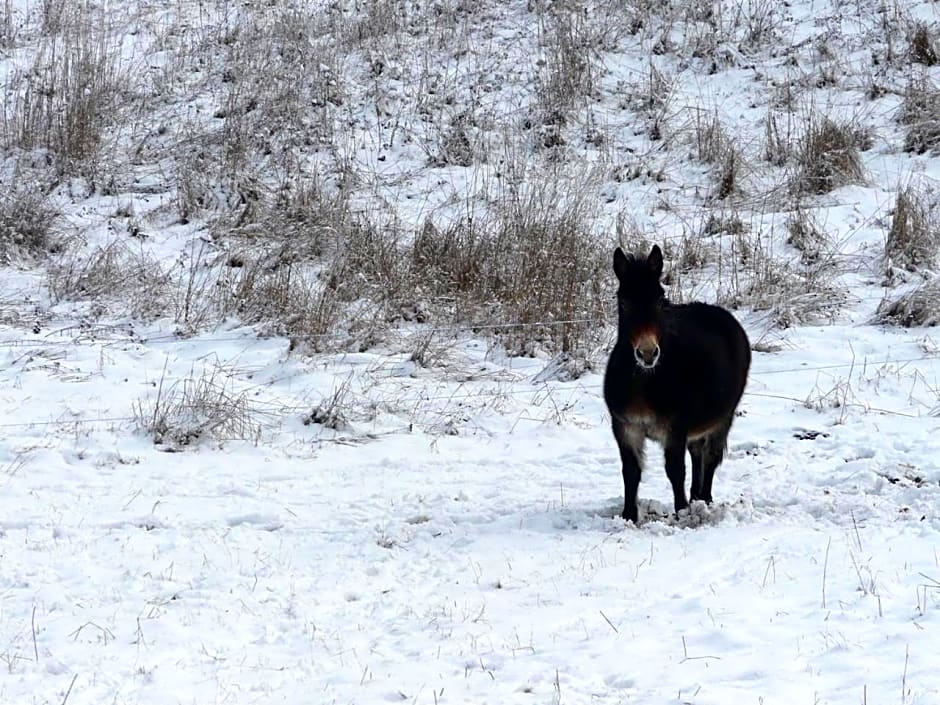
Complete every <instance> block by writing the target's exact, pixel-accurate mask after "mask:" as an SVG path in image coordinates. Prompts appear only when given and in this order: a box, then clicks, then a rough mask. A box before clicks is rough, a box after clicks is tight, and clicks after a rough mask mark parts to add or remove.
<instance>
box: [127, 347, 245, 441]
mask: <svg viewBox="0 0 940 705" xmlns="http://www.w3.org/2000/svg"><path fill="white" fill-rule="evenodd" d="M134 416H135V418H136V421H137V426H138V428H139V429H140V430H141V431H143V432H144V433H146V434H147V435H148V436H150V437H151V438H152V439H153V442H154V444H156V445H160V446H164V447H165V448H166V449H167V450H180V449H182V448H184V447H186V446H191V445H194V444H196V443H198V442H199V441H200V440H205V439H212V440H216V441H225V440H256V439H257V437H258V434H259V433H260V424H259V423H258V422H257V420H256V418H255V414H254V413H253V410H252V407H251V405H250V403H249V400H248V397H247V395H246V394H245V393H244V392H238V391H236V390H235V389H234V387H233V384H232V376H231V375H230V374H229V373H227V372H226V370H225V369H223V368H222V367H220V366H218V365H207V366H205V367H204V368H203V369H202V370H200V371H199V372H198V373H196V371H195V370H194V371H192V372H191V374H190V375H189V376H187V377H186V378H184V379H182V380H179V381H177V382H172V383H170V382H168V381H167V380H166V379H165V378H161V380H160V382H159V384H158V386H157V389H156V392H155V394H154V395H153V396H149V397H146V398H143V399H139V400H137V402H136V403H135V404H134Z"/></svg>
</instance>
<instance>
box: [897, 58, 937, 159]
mask: <svg viewBox="0 0 940 705" xmlns="http://www.w3.org/2000/svg"><path fill="white" fill-rule="evenodd" d="M898 121H899V122H900V123H901V124H902V125H903V126H904V128H905V131H904V151H906V152H913V153H915V154H924V153H925V152H930V153H935V152H936V151H937V148H938V146H940V89H938V88H937V86H936V85H935V84H934V83H933V82H932V81H931V80H930V79H929V78H927V77H926V76H922V77H919V78H914V79H912V80H911V81H910V83H909V84H908V86H907V89H906V91H905V93H904V100H903V101H902V103H901V108H900V111H899V113H898Z"/></svg>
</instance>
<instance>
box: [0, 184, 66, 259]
mask: <svg viewBox="0 0 940 705" xmlns="http://www.w3.org/2000/svg"><path fill="white" fill-rule="evenodd" d="M27 183H28V182H27ZM0 188H2V189H3V190H2V191H0V262H4V263H7V262H10V261H12V260H15V259H17V258H19V257H23V256H27V257H34V256H36V255H41V254H43V253H48V252H50V251H51V250H53V249H55V248H56V247H57V244H56V242H55V240H56V227H57V223H58V220H59V218H60V213H59V210H58V208H56V207H55V206H54V205H53V203H52V201H51V200H50V198H49V197H48V196H47V195H46V194H44V193H43V192H42V191H41V190H40V189H39V188H36V187H32V186H29V185H26V184H25V183H23V182H20V181H19V180H17V182H16V184H15V185H13V186H12V187H11V188H7V187H6V186H5V185H2V184H0Z"/></svg>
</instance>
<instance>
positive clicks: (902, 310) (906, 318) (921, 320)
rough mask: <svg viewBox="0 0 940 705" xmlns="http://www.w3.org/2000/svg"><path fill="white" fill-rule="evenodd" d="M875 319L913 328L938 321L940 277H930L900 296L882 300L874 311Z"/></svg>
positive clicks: (939, 313) (939, 318)
mask: <svg viewBox="0 0 940 705" xmlns="http://www.w3.org/2000/svg"><path fill="white" fill-rule="evenodd" d="M875 321H876V322H878V323H884V324H888V325H894V326H901V327H903V328H914V327H924V326H935V325H937V324H938V323H940V279H932V280H931V281H929V282H926V283H925V284H921V285H919V286H917V287H915V288H914V289H911V290H910V291H908V292H906V293H904V294H902V295H901V296H899V297H897V298H895V299H891V300H885V301H883V302H882V303H881V304H880V305H879V306H878V310H877V311H876V312H875Z"/></svg>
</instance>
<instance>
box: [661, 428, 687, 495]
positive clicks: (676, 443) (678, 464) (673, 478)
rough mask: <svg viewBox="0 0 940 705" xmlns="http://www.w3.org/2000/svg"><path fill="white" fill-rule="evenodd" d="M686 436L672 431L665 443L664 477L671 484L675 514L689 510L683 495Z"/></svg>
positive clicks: (682, 432)
mask: <svg viewBox="0 0 940 705" xmlns="http://www.w3.org/2000/svg"><path fill="white" fill-rule="evenodd" d="M686 440H687V436H686V433H685V432H684V431H676V430H673V431H671V432H670V433H669V437H668V438H667V439H666V443H665V455H666V476H667V477H668V478H669V482H671V483H672V495H673V499H674V506H675V509H676V514H678V513H679V512H680V511H681V510H683V509H688V508H689V500H688V499H687V498H686V495H685V448H686Z"/></svg>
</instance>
